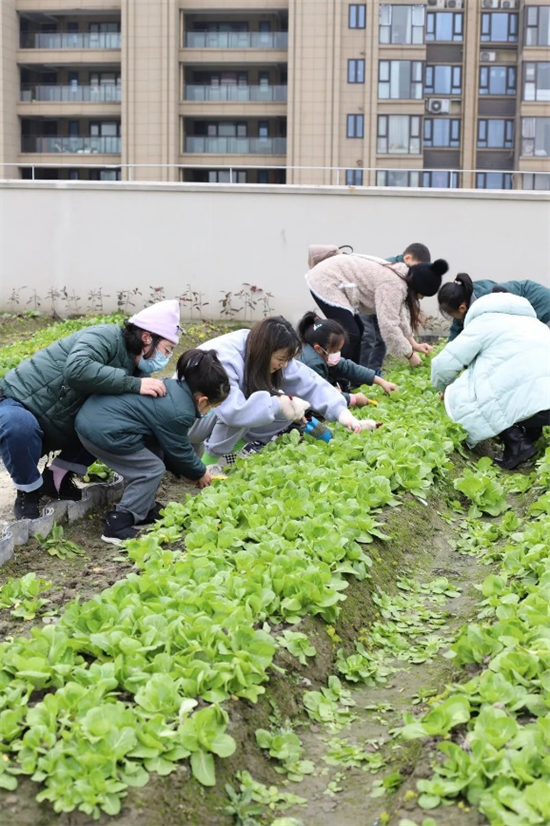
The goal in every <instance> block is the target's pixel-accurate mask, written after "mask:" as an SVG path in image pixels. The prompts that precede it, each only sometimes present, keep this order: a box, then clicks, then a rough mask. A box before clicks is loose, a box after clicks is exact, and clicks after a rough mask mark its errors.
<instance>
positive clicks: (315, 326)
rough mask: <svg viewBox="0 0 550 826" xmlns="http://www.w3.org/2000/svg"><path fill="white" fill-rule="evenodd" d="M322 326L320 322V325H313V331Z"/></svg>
mask: <svg viewBox="0 0 550 826" xmlns="http://www.w3.org/2000/svg"><path fill="white" fill-rule="evenodd" d="M322 326H323V323H322V322H321V324H314V325H313V330H314V331H315V330H318V329H319V327H322Z"/></svg>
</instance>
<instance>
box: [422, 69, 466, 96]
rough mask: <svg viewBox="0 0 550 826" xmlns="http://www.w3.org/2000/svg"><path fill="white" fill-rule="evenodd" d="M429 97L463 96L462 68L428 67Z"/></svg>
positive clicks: (426, 86) (427, 86) (427, 89)
mask: <svg viewBox="0 0 550 826" xmlns="http://www.w3.org/2000/svg"><path fill="white" fill-rule="evenodd" d="M424 92H425V93H426V94H427V95H460V94H462V66H443V65H437V66H426V83H425V86H424Z"/></svg>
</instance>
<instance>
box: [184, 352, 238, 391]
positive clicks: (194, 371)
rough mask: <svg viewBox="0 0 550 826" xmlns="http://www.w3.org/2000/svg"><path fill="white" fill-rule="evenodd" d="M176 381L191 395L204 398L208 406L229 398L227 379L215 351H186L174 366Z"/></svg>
mask: <svg viewBox="0 0 550 826" xmlns="http://www.w3.org/2000/svg"><path fill="white" fill-rule="evenodd" d="M176 371H177V376H178V381H184V380H185V382H186V383H187V385H188V387H189V389H190V391H191V393H200V395H201V396H206V398H207V399H208V401H209V402H210V404H221V403H222V402H223V401H225V399H226V398H227V397H228V396H229V390H230V387H229V377H228V375H227V373H226V372H225V368H224V366H223V365H222V363H221V361H220V360H219V358H218V354H217V353H216V351H215V350H198V349H195V350H186V352H185V353H182V355H181V356H180V357H179V359H178V363H177V366H176Z"/></svg>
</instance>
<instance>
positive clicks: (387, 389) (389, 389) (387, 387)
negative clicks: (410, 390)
mask: <svg viewBox="0 0 550 826" xmlns="http://www.w3.org/2000/svg"><path fill="white" fill-rule="evenodd" d="M380 387H381V388H382V390H383V391H384V393H387V394H388V396H389V395H390V394H391V393H394V392H395V391H396V390H399V387H398V385H397V384H394V383H393V382H392V381H386V380H385V379H380Z"/></svg>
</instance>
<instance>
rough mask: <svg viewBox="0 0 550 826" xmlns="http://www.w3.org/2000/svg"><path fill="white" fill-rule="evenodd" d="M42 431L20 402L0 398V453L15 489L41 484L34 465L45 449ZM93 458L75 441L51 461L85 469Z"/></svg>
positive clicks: (77, 469)
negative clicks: (0, 399)
mask: <svg viewBox="0 0 550 826" xmlns="http://www.w3.org/2000/svg"><path fill="white" fill-rule="evenodd" d="M43 435H44V434H43V432H42V428H41V427H40V424H39V423H38V420H37V418H36V417H35V416H34V415H33V414H32V413H31V412H30V411H29V410H27V408H26V407H24V406H23V405H22V404H21V403H20V402H18V401H15V399H3V400H2V401H1V402H0V456H1V457H2V461H3V462H4V464H5V466H6V469H7V471H8V473H9V474H10V476H11V478H12V481H13V484H14V485H15V487H16V488H17V489H18V490H22V491H25V492H27V493H30V492H31V491H33V490H37V489H38V488H40V487H41V486H42V476H41V474H40V471H39V470H38V467H37V465H38V462H39V461H40V458H41V457H42V456H43V455H44V454H45V453H47V452H48V451H47V450H44V446H43V444H42V438H43ZM75 436H76V434H75ZM93 461H94V457H93V456H92V455H91V454H90V453H88V451H87V450H85V449H84V448H83V447H82V445H81V444H80V442H76V441H75V444H74V447H73V446H71V447H67V448H65V449H64V450H62V451H61V453H60V454H59V456H57V457H56V458H55V459H54V461H53V464H55V465H57V466H58V467H61V468H64V469H65V470H72V471H74V472H75V473H85V472H86V468H87V467H88V465H91V464H92V462H93Z"/></svg>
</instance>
